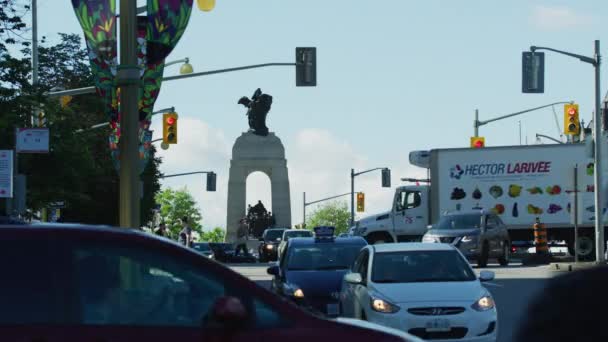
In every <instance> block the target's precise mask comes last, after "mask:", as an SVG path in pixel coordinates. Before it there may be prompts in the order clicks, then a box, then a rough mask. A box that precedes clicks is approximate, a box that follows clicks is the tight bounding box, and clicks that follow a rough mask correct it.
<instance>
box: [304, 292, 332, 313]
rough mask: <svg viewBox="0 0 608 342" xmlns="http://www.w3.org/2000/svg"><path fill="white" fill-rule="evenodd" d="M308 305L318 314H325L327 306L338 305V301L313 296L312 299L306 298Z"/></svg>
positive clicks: (328, 297)
mask: <svg viewBox="0 0 608 342" xmlns="http://www.w3.org/2000/svg"><path fill="white" fill-rule="evenodd" d="M307 302H308V304H309V305H310V306H311V307H312V308H313V309H314V310H315V311H318V312H321V313H323V314H327V305H328V304H338V303H339V302H338V300H337V299H336V298H332V297H331V296H314V297H312V298H310V297H309V298H307Z"/></svg>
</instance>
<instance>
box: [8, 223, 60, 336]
mask: <svg viewBox="0 0 608 342" xmlns="http://www.w3.org/2000/svg"><path fill="white" fill-rule="evenodd" d="M0 236H2V238H0V270H1V272H2V278H1V279H2V280H1V281H0V325H6V324H35V323H57V322H58V321H59V320H61V318H60V317H59V315H58V312H55V308H61V307H62V303H60V299H59V298H57V295H56V294H55V293H54V290H55V286H54V278H53V272H54V267H53V265H52V259H51V258H50V255H49V252H48V246H47V243H46V242H45V241H37V240H32V239H29V238H18V237H10V236H4V235H2V233H1V231H0ZM0 339H1V338H0Z"/></svg>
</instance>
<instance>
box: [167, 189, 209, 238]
mask: <svg viewBox="0 0 608 342" xmlns="http://www.w3.org/2000/svg"><path fill="white" fill-rule="evenodd" d="M156 203H158V204H159V205H160V212H159V215H160V218H161V222H165V223H166V225H167V230H168V232H169V236H170V237H172V238H177V236H178V234H179V232H180V230H181V229H182V227H181V226H180V222H179V220H180V219H181V218H182V217H184V216H186V217H188V221H189V222H190V227H191V228H192V230H193V231H195V232H197V233H198V234H199V235H201V236H202V233H203V226H202V224H201V221H202V216H201V212H200V210H199V208H198V206H197V205H196V201H195V200H194V198H193V197H192V195H191V194H190V192H189V191H188V189H187V188H185V187H184V188H183V189H179V190H173V189H171V188H167V189H165V190H162V191H161V192H159V193H158V194H157V195H156Z"/></svg>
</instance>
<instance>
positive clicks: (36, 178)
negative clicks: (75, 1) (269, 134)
mask: <svg viewBox="0 0 608 342" xmlns="http://www.w3.org/2000/svg"><path fill="white" fill-rule="evenodd" d="M1 1H2V0H0V2H1ZM1 19H2V18H1V15H0V21H1ZM0 34H1V32H0ZM38 51H39V83H38V84H37V85H32V84H31V83H30V77H31V65H30V55H31V51H30V49H29V48H24V49H23V50H22V51H21V55H19V56H13V55H11V54H10V53H9V52H8V51H7V50H3V51H0V85H2V86H1V87H0V112H1V113H2V115H1V116H0V136H2V137H3V139H0V149H13V148H14V143H15V128H17V127H32V114H33V113H35V112H38V111H41V112H42V113H43V114H44V117H45V121H46V124H45V126H46V127H48V128H49V131H50V152H49V153H48V154H36V155H31V154H20V155H19V165H18V169H19V173H21V174H25V175H26V176H27V187H28V192H27V205H28V208H30V209H32V210H31V212H35V211H37V210H39V209H42V208H44V207H45V206H47V205H48V204H49V203H50V202H54V201H66V202H67V204H68V206H67V208H65V209H64V210H63V211H62V219H63V220H64V221H66V222H81V223H91V224H109V225H117V224H118V217H119V197H118V196H119V195H118V190H119V182H118V172H117V170H116V169H115V168H114V165H113V163H112V160H111V158H110V153H109V150H108V147H107V146H108V143H107V141H108V133H109V132H108V128H101V129H95V130H85V131H83V132H81V133H76V131H77V130H79V129H86V128H89V127H90V126H92V125H95V124H99V123H103V122H107V121H108V118H106V117H105V114H104V113H103V104H102V102H101V99H100V98H99V97H98V96H97V95H96V94H87V95H78V96H74V97H73V98H72V99H71V101H70V102H69V104H68V105H67V106H62V105H61V104H60V102H59V99H57V98H49V97H47V96H44V93H45V92H48V91H51V89H53V88H57V87H59V88H63V89H72V88H80V87H87V86H91V85H92V84H93V75H92V73H91V70H90V67H89V61H88V58H87V52H86V49H85V48H84V47H83V46H82V41H81V39H80V37H79V36H78V35H75V34H60V42H59V43H58V44H56V45H50V46H47V45H46V44H41V45H40V46H39V50H38ZM151 153H152V159H151V160H150V162H149V163H148V165H147V168H146V170H145V171H144V173H143V174H142V177H141V178H142V180H143V182H144V196H143V199H142V201H141V222H147V221H149V220H150V219H151V217H152V214H153V210H152V209H153V208H154V206H155V203H154V197H155V194H156V193H157V192H158V191H159V189H160V184H159V177H160V176H161V175H160V172H159V170H158V167H159V165H160V163H161V160H160V159H159V158H155V157H154V150H153V148H152V151H151Z"/></svg>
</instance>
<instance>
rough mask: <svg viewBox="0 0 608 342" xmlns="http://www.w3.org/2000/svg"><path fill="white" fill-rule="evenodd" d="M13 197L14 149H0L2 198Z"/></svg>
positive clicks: (0, 187) (0, 188)
mask: <svg viewBox="0 0 608 342" xmlns="http://www.w3.org/2000/svg"><path fill="white" fill-rule="evenodd" d="M12 197H13V150H0V198H12Z"/></svg>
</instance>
